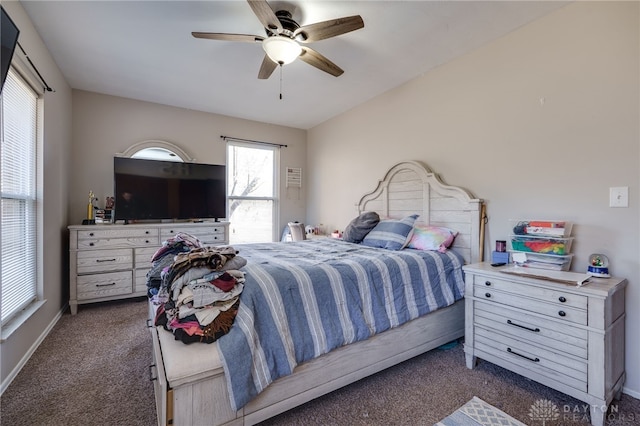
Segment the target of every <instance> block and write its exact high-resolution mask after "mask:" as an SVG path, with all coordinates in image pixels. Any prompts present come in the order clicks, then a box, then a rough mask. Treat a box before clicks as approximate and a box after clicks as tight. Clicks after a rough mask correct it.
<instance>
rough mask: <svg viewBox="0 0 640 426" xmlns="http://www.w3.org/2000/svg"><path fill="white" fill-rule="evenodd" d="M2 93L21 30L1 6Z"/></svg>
mask: <svg viewBox="0 0 640 426" xmlns="http://www.w3.org/2000/svg"><path fill="white" fill-rule="evenodd" d="M0 12H1V13H0V14H1V15H2V16H1V17H0V31H1V37H0V45H2V49H1V50H0V93H2V88H3V87H4V81H5V80H6V79H7V74H8V73H9V67H10V66H11V58H13V52H14V50H16V44H17V43H18V35H20V30H19V29H18V27H17V26H16V24H14V23H13V21H12V20H11V18H10V17H9V15H8V14H7V12H5V10H4V8H3V7H2V6H0Z"/></svg>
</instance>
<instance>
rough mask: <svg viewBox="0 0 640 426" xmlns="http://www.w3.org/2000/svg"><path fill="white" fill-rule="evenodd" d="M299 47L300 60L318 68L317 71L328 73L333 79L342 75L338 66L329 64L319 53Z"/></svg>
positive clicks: (341, 70)
mask: <svg viewBox="0 0 640 426" xmlns="http://www.w3.org/2000/svg"><path fill="white" fill-rule="evenodd" d="M301 47H302V53H301V54H300V56H299V58H300V60H302V61H304V62H306V63H308V64H309V65H312V66H314V67H316V68H318V69H319V70H322V71H324V72H326V73H329V74H331V75H333V76H335V77H339V76H341V75H342V73H344V70H343V69H342V68H340V67H339V66H337V65H336V64H334V63H333V62H331V61H330V60H329V59H327V58H326V57H325V56H323V55H321V54H320V53H318V52H316V51H315V50H313V49H311V48H309V47H306V46H301Z"/></svg>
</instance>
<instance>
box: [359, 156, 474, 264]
mask: <svg viewBox="0 0 640 426" xmlns="http://www.w3.org/2000/svg"><path fill="white" fill-rule="evenodd" d="M358 211H359V212H360V213H362V212H364V211H375V212H376V213H378V214H379V215H380V216H381V217H390V218H402V217H405V216H408V215H411V214H415V213H419V214H420V217H419V218H418V221H417V224H423V225H433V226H446V227H447V228H451V229H455V230H456V231H458V236H457V237H456V239H455V241H454V243H453V247H452V248H453V249H454V250H455V251H456V252H458V253H460V254H461V255H462V256H464V259H465V261H466V262H467V263H474V262H479V261H481V260H482V259H481V257H482V254H481V253H482V249H481V247H482V244H484V242H483V241H481V240H482V239H483V234H484V233H483V232H482V230H481V224H482V218H481V215H482V200H480V199H477V198H474V197H473V195H471V194H470V193H469V192H468V191H467V190H466V189H463V188H459V187H455V186H449V185H445V184H444V183H443V182H442V181H441V180H440V178H439V177H438V175H437V174H436V173H434V172H432V171H431V170H430V169H429V168H428V167H427V166H425V165H423V164H421V163H419V162H416V161H405V162H402V163H399V164H396V165H395V166H393V167H392V168H391V169H389V171H388V172H387V174H386V175H385V176H384V179H382V180H381V181H380V182H378V187H377V188H376V189H375V190H374V191H372V192H370V193H368V194H366V195H364V196H363V197H362V198H361V199H360V202H359V203H358Z"/></svg>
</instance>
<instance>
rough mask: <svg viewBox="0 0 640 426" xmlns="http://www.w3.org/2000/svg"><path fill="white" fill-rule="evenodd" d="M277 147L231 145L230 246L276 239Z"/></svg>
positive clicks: (234, 143)
mask: <svg viewBox="0 0 640 426" xmlns="http://www.w3.org/2000/svg"><path fill="white" fill-rule="evenodd" d="M279 155H280V151H279V148H278V147H277V146H270V145H259V144H247V143H238V142H227V206H228V209H229V212H228V219H229V222H230V223H231V224H230V226H229V242H230V243H231V244H237V243H249V242H270V241H274V239H275V229H276V226H275V223H276V220H277V205H278V199H277V197H276V194H277V193H278V188H277V178H276V170H278V167H277V165H278V161H279Z"/></svg>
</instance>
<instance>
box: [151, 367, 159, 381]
mask: <svg viewBox="0 0 640 426" xmlns="http://www.w3.org/2000/svg"><path fill="white" fill-rule="evenodd" d="M155 366H156V365H155V364H151V365H150V366H149V381H150V382H153V381H154V380H158V376H155V377H154V376H153V369H154V368H155Z"/></svg>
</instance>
